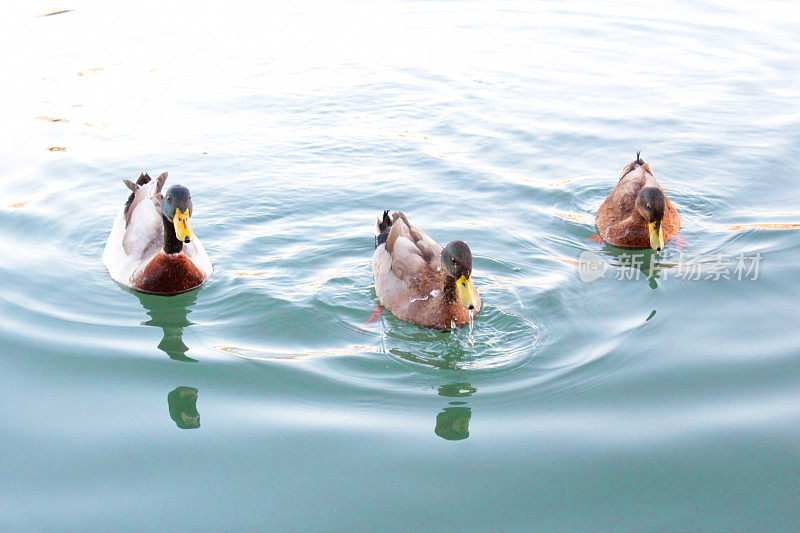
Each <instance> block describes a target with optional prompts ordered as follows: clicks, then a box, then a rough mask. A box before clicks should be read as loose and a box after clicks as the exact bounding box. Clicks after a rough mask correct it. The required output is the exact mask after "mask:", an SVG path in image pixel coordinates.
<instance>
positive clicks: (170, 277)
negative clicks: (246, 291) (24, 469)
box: [103, 172, 211, 295]
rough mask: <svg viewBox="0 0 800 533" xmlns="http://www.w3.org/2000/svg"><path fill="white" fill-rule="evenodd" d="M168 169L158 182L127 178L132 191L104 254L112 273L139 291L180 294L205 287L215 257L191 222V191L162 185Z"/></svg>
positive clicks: (115, 221)
mask: <svg viewBox="0 0 800 533" xmlns="http://www.w3.org/2000/svg"><path fill="white" fill-rule="evenodd" d="M166 180H167V173H166V172H164V173H163V174H161V175H160V176H159V177H158V178H157V179H156V180H155V181H153V180H151V179H150V176H148V175H147V174H142V175H141V176H139V179H137V180H136V182H135V183H134V182H132V181H130V180H123V181H124V182H125V185H126V186H127V187H128V188H129V189H130V190H131V193H130V195H129V196H128V200H127V201H126V202H125V206H124V207H123V208H122V211H120V213H119V214H118V215H117V218H116V219H115V220H114V226H113V227H112V228H111V234H110V235H109V236H108V242H106V248H105V251H104V252H103V263H105V265H106V268H107V269H108V272H109V274H111V277H112V278H114V279H115V280H117V281H118V282H119V283H122V284H123V285H126V286H128V287H131V288H133V289H136V290H138V291H142V292H147V293H152V294H165V295H169V294H178V293H181V292H185V291H188V290H191V289H194V288H195V287H199V286H200V285H201V284H202V283H203V281H205V279H206V278H207V277H208V276H209V275H210V274H211V260H210V259H209V258H208V254H207V253H206V250H205V248H203V244H202V243H201V242H200V240H199V239H196V238H195V236H194V233H193V232H192V226H191V224H190V223H189V217H190V216H191V214H192V197H191V195H190V194H189V189H187V188H186V187H184V186H182V185H173V186H172V187H170V188H169V189H167V192H166V194H162V193H161V188H162V187H163V186H164V182H165V181H166Z"/></svg>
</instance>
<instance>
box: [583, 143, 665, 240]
mask: <svg viewBox="0 0 800 533" xmlns="http://www.w3.org/2000/svg"><path fill="white" fill-rule="evenodd" d="M596 223H597V232H598V234H599V235H600V238H601V239H603V241H604V242H605V243H607V244H610V245H611V246H616V247H617V248H632V249H640V248H652V249H653V250H655V251H656V252H660V251H661V250H663V249H664V243H665V242H667V241H669V240H670V239H671V238H672V237H674V236H675V235H676V234H677V233H678V231H679V230H680V229H681V219H680V217H679V216H678V211H677V210H676V209H675V207H674V206H673V205H672V202H670V201H669V198H667V195H666V194H664V190H663V189H662V188H661V185H659V184H658V182H657V181H656V178H655V176H654V175H653V169H652V168H651V167H650V165H649V164H648V163H647V162H646V161H644V160H642V159H641V157H639V153H638V152H637V154H636V160H635V161H632V162H630V163H628V164H627V165H626V166H625V168H623V169H622V173H621V174H620V177H619V182H618V183H617V185H616V187H614V190H612V191H611V194H609V195H608V198H606V199H605V201H604V202H603V204H602V205H601V206H600V209H599V210H598V211H597V219H596Z"/></svg>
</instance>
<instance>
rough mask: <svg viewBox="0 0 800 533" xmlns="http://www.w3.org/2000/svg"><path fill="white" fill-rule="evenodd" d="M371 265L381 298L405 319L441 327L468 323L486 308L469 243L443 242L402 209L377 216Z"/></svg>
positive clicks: (380, 299) (382, 302)
mask: <svg viewBox="0 0 800 533" xmlns="http://www.w3.org/2000/svg"><path fill="white" fill-rule="evenodd" d="M372 269H373V274H374V276H375V293H376V294H377V296H378V300H379V301H380V303H381V305H382V306H383V307H385V308H386V309H388V310H389V311H390V312H391V313H392V314H393V315H394V316H396V317H397V318H399V319H401V320H405V321H408V322H413V323H415V324H419V325H421V326H426V327H430V328H440V329H441V328H447V327H451V326H452V325H454V324H455V325H463V324H466V323H468V322H469V321H470V319H471V318H472V317H474V316H475V315H477V314H478V312H479V311H480V309H481V297H480V295H479V294H478V291H477V290H476V289H475V286H474V285H473V284H472V252H471V251H470V249H469V246H467V244H466V243H465V242H463V241H452V242H450V243H449V244H447V245H446V246H445V247H444V248H442V247H441V246H439V244H437V243H436V241H434V240H433V239H431V238H430V237H429V236H428V235H426V234H425V233H424V232H422V231H420V230H419V229H417V228H416V227H415V226H413V225H412V224H411V223H410V222H409V221H408V219H407V218H406V216H405V215H404V214H403V213H401V212H398V213H394V214H393V215H392V217H391V218H390V217H389V212H388V211H384V213H383V217H382V219H379V220H378V222H377V224H376V231H375V252H374V253H373V255H372Z"/></svg>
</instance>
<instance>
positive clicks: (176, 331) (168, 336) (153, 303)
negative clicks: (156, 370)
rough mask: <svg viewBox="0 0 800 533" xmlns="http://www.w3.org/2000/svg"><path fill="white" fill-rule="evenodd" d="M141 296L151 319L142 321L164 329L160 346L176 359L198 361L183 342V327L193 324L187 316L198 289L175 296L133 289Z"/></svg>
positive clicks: (134, 292) (140, 298)
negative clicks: (190, 355)
mask: <svg viewBox="0 0 800 533" xmlns="http://www.w3.org/2000/svg"><path fill="white" fill-rule="evenodd" d="M132 292H133V294H135V295H136V297H137V298H139V301H140V302H141V303H142V307H144V308H145V310H146V311H147V314H148V315H150V320H148V321H146V322H142V324H143V325H145V326H157V327H159V328H161V329H162V330H163V331H164V338H162V339H161V342H160V343H158V348H159V349H160V350H161V351H163V352H164V353H166V354H167V355H168V356H170V358H171V359H174V360H176V361H185V362H190V363H196V362H197V360H196V359H192V358H191V357H187V356H186V352H187V351H188V350H189V347H188V346H186V344H184V343H183V338H182V335H183V328H185V327H186V326H189V325H191V322H189V319H188V318H187V317H188V315H189V313H191V312H192V311H191V308H192V306H193V305H194V302H195V300H196V299H197V291H189V292H185V293H182V294H177V295H175V296H156V295H154V294H145V293H141V292H136V291H132Z"/></svg>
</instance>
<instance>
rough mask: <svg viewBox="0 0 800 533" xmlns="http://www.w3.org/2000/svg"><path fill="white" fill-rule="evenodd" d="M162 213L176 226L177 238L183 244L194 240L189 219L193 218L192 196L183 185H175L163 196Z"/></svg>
mask: <svg viewBox="0 0 800 533" xmlns="http://www.w3.org/2000/svg"><path fill="white" fill-rule="evenodd" d="M161 212H162V213H163V215H164V216H165V217H166V218H167V220H169V221H170V222H172V223H173V225H174V226H175V236H176V237H177V238H178V240H179V241H181V242H185V243H188V242H191V241H192V239H193V238H194V233H192V226H191V224H190V223H189V217H191V216H192V195H191V194H190V193H189V189H187V188H186V187H184V186H183V185H173V186H172V187H170V188H169V189H167V192H165V193H163V194H162V196H161Z"/></svg>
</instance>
